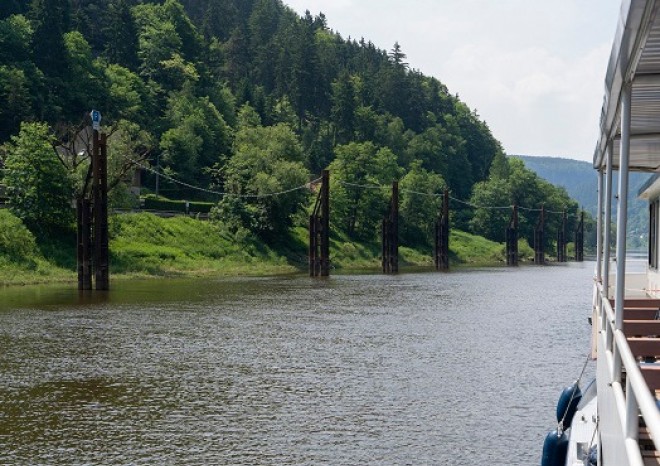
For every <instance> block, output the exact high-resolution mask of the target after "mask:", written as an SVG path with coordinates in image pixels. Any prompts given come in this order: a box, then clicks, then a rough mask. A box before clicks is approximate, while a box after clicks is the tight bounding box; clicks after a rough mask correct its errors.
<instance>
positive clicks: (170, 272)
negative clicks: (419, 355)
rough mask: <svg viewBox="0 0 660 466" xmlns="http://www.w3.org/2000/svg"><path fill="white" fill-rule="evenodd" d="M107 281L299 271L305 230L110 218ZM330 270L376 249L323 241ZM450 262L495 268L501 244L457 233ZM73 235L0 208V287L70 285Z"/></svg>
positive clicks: (367, 257) (415, 253) (364, 264)
mask: <svg viewBox="0 0 660 466" xmlns="http://www.w3.org/2000/svg"><path fill="white" fill-rule="evenodd" d="M110 237H111V240H110V251H111V264H112V265H111V267H112V269H111V273H112V275H113V277H114V278H121V277H136V276H138V277H158V276H163V277H164V276H235V275H273V274H285V273H294V272H298V271H305V270H306V268H307V230H306V229H304V228H302V227H298V228H295V229H293V230H292V231H291V233H290V234H289V235H288V236H287V237H283V238H279V240H278V241H276V242H274V243H273V244H270V245H266V244H264V243H263V242H260V241H258V239H257V238H255V237H253V236H251V235H249V234H238V235H237V234H230V233H229V232H228V231H226V230H225V229H224V228H223V227H222V225H219V224H217V223H213V222H207V221H199V220H195V219H192V218H188V217H175V218H168V219H164V218H159V217H156V216H154V215H152V214H147V213H142V214H125V215H116V216H113V217H111V218H110ZM330 248H331V259H332V265H333V267H334V268H335V269H337V270H342V269H343V270H365V271H367V270H373V271H376V270H379V267H380V245H379V244H378V243H376V242H374V243H367V244H365V243H356V242H353V241H351V240H350V239H349V238H348V237H345V236H342V235H334V236H333V237H332V238H331V245H330ZM450 249H451V262H452V264H454V265H456V264H468V265H474V266H480V265H494V264H497V263H502V260H503V252H504V250H503V246H502V245H501V244H498V243H493V242H492V241H488V240H486V239H484V238H481V237H476V236H473V235H470V234H468V233H464V232H461V231H452V233H451V238H450ZM75 254H76V253H75V234H74V233H73V232H64V233H61V234H57V235H52V234H51V235H48V236H45V237H44V238H38V237H35V236H34V235H33V234H32V233H31V232H30V231H28V229H27V228H25V226H24V225H23V224H22V223H21V221H20V220H19V219H18V218H16V217H14V216H13V215H12V214H10V213H9V212H8V211H7V210H0V284H3V285H11V284H27V283H46V282H73V281H75V280H76V259H75ZM400 261H401V266H403V267H405V266H428V267H431V266H432V265H433V259H432V256H431V250H430V248H409V247H405V246H402V247H400Z"/></svg>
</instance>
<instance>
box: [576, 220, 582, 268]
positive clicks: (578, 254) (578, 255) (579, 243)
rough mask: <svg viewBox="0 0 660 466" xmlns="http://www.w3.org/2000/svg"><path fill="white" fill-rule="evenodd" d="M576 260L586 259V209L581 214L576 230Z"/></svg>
mask: <svg viewBox="0 0 660 466" xmlns="http://www.w3.org/2000/svg"><path fill="white" fill-rule="evenodd" d="M575 261H576V262H583V261H584V210H583V211H582V212H581V214H580V222H579V223H578V227H577V230H576V231H575Z"/></svg>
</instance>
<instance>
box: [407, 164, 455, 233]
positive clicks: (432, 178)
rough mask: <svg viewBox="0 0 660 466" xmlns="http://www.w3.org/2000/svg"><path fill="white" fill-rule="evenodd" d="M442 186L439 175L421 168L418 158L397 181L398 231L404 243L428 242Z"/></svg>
mask: <svg viewBox="0 0 660 466" xmlns="http://www.w3.org/2000/svg"><path fill="white" fill-rule="evenodd" d="M444 188H445V181H444V180H443V179H442V176H440V175H438V174H437V173H432V172H429V171H426V170H424V169H423V168H422V166H421V162H420V161H415V162H413V164H412V166H411V167H410V171H408V173H406V175H405V176H404V177H403V178H402V179H401V181H400V182H399V192H400V195H399V197H400V201H399V215H400V221H399V235H400V237H401V239H402V241H403V242H404V243H405V244H409V245H429V244H431V240H432V238H433V231H434V225H435V223H434V222H435V219H436V218H437V217H438V214H439V212H440V207H441V205H442V198H441V195H442V192H443V189H444Z"/></svg>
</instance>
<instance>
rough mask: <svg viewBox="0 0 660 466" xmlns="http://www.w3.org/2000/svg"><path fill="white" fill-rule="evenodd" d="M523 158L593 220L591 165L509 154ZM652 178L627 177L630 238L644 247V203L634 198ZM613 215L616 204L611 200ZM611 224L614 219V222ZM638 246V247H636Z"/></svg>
mask: <svg viewBox="0 0 660 466" xmlns="http://www.w3.org/2000/svg"><path fill="white" fill-rule="evenodd" d="M511 157H516V158H519V159H522V161H523V162H525V166H526V167H527V168H529V169H530V170H532V171H534V172H535V173H536V174H537V175H539V176H540V177H541V178H543V179H545V180H547V181H549V182H550V183H552V184H554V185H555V186H561V187H563V188H565V189H566V191H567V192H568V195H569V196H571V197H572V198H573V199H575V200H576V201H577V202H578V203H579V204H580V205H581V206H582V207H583V208H584V209H585V210H586V211H587V212H589V213H590V214H591V215H593V216H594V217H595V216H596V211H597V210H598V197H597V190H598V177H597V173H596V170H594V168H593V165H592V164H591V163H589V162H583V161H580V160H573V159H565V158H560V157H536V156H529V155H512V156H511ZM651 176H652V175H650V174H648V173H636V172H633V173H631V174H630V181H629V198H630V201H629V203H628V214H629V218H630V221H629V226H628V231H629V232H630V233H631V236H634V237H637V238H639V239H640V240H641V242H642V243H641V244H639V246H641V245H643V244H644V242H645V241H646V236H647V231H648V219H647V212H646V209H647V203H646V202H645V201H642V200H640V199H638V198H637V194H638V192H639V190H640V188H641V187H642V186H643V185H644V183H646V181H647V180H648V179H649V178H650V177H651ZM617 186H618V178H617V173H616V172H615V173H614V184H613V189H614V195H616V192H617V190H618V187H617ZM613 205H614V211H615V212H616V202H615V201H613ZM613 221H614V220H613ZM636 245H637V244H636Z"/></svg>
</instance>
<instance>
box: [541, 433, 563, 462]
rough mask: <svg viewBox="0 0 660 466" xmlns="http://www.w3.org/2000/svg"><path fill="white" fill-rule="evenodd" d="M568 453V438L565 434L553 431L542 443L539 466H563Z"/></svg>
mask: <svg viewBox="0 0 660 466" xmlns="http://www.w3.org/2000/svg"><path fill="white" fill-rule="evenodd" d="M567 453H568V437H567V436H566V434H565V433H563V432H562V433H561V434H560V433H559V432H557V431H556V430H553V431H552V432H550V433H549V434H548V435H546V437H545V441H544V442H543V456H542V457H541V466H564V464H565V463H566V454H567Z"/></svg>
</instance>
